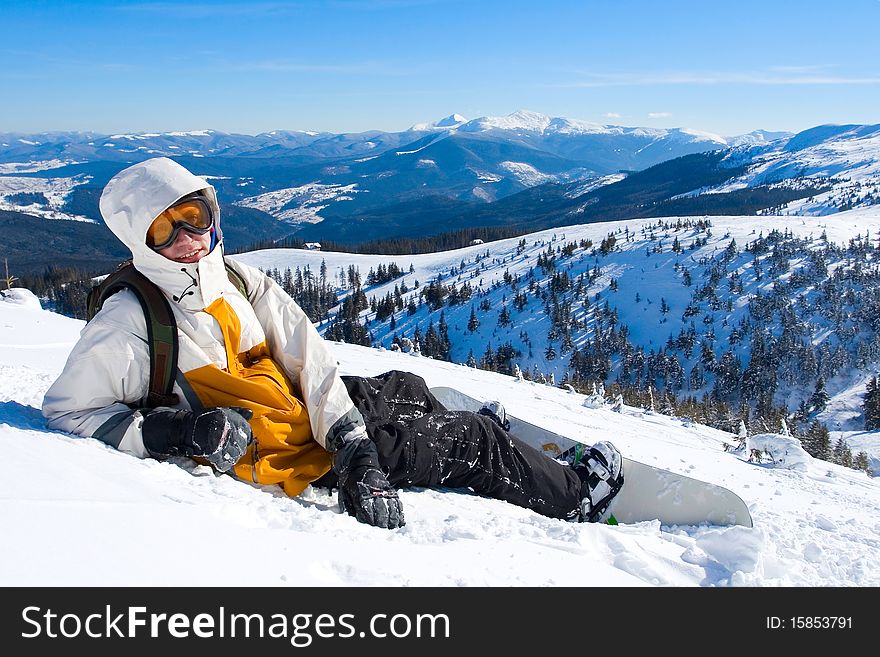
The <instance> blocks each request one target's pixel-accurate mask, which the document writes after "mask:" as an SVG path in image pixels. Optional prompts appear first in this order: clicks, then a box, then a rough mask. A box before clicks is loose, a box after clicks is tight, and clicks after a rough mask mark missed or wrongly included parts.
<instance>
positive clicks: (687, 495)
mask: <svg viewBox="0 0 880 657" xmlns="http://www.w3.org/2000/svg"><path fill="white" fill-rule="evenodd" d="M431 392H432V393H433V395H434V396H435V397H436V398H437V400H438V401H439V402H440V403H441V404H443V405H444V406H445V407H446V408H447V409H448V410H460V411H478V410H479V409H480V407H481V406H482V405H483V402H482V401H480V400H478V399H475V398H474V397H470V396H469V395H466V394H465V393H463V392H461V391H460V390H456V389H455V388H450V387H447V386H437V387H433V388H431ZM502 403H503V402H502ZM507 419H508V420H509V421H510V434H511V435H512V436H516V437H517V438H519V439H520V440H522V441H523V442H525V443H526V444H528V445H531V446H532V447H534V448H536V449H538V450H540V451H542V452H543V453H544V454H546V455H547V456H548V457H550V458H555V459H559V458H562V459H567V460H569V462H571V461H572V460H573V458H574V456H575V451H580V446H582V445H584V443H581V442H579V441H576V440H573V439H571V438H568V437H566V436H562V435H560V434H557V433H554V432H552V431H548V430H547V429H543V428H541V427H539V426H537V425H534V424H532V423H530V422H526V421H525V420H521V419H519V418H517V417H515V416H513V415H510V413H508V414H507ZM623 477H624V483H623V488H621V489H620V492H619V493H618V494H617V495H616V496H615V498H614V500H612V502H611V507H610V513H611V517H612V518H613V520H611V519H609V522H610V523H611V524H614V522H615V521H616V522H617V523H625V524H630V523H635V522H642V521H646V520H659V521H660V524H661V525H665V526H672V525H742V526H744V527H751V526H752V517H751V514H749V509H748V506H746V503H745V502H744V501H743V500H742V499H741V498H740V497H739V496H738V495H737V494H736V493H734V492H733V491H731V490H728V489H727V488H724V487H723V486H718V485H717V484H712V483H709V482H706V481H700V480H699V479H694V478H693V477H688V476H685V475H680V474H677V473H675V472H670V471H669V470H664V469H662V468H657V467H654V466H652V465H647V464H646V463H640V462H639V461H634V460H633V459H630V458H627V457H625V456H624V457H623Z"/></svg>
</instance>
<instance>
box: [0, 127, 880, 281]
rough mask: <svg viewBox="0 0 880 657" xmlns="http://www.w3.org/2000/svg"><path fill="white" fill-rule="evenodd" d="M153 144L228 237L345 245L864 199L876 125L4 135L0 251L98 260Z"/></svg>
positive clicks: (153, 152) (815, 209)
mask: <svg viewBox="0 0 880 657" xmlns="http://www.w3.org/2000/svg"><path fill="white" fill-rule="evenodd" d="M155 156H168V157H173V158H174V159H175V160H177V161H179V162H180V163H181V164H183V165H184V166H186V167H188V168H189V169H191V170H192V171H194V172H195V173H197V174H198V175H202V176H204V177H205V178H206V179H208V180H209V181H210V182H211V183H212V184H213V185H214V186H215V187H217V189H218V193H219V196H220V198H221V203H222V206H223V226H224V235H225V238H226V240H227V243H228V245H229V246H230V247H231V248H233V249H242V248H247V247H248V246H250V245H253V244H255V243H257V242H259V243H263V244H265V243H267V242H272V241H278V240H281V239H283V238H286V237H293V238H294V239H300V240H307V241H321V240H332V241H335V242H339V243H349V244H357V243H360V242H365V241H369V240H378V239H388V238H397V237H424V236H426V235H432V234H437V233H441V232H448V231H455V230H458V229H461V228H469V227H473V226H502V227H508V228H511V229H512V230H515V231H517V232H527V231H529V230H536V229H540V228H545V227H552V226H558V225H566V224H572V223H588V222H593V221H606V220H613V219H620V218H625V217H650V216H663V215H670V214H679V215H683V214H686V215H698V214H700V215H701V214H754V213H760V212H767V211H773V212H791V213H798V214H801V213H803V214H821V213H825V212H830V211H835V210H838V209H841V208H846V207H859V206H861V205H870V204H872V203H874V202H875V199H876V198H877V195H876V188H875V184H876V183H875V181H876V179H877V166H878V162H880V126H818V127H816V128H813V129H811V130H807V131H804V132H801V133H798V134H796V135H792V134H791V133H772V132H766V131H762V130H756V131H754V132H752V133H749V134H746V135H737V136H733V137H721V136H718V135H712V134H708V133H703V132H699V131H693V130H687V129H654V128H628V127H620V126H608V125H599V124H594V123H588V122H584V121H578V120H574V119H568V118H561V117H549V116H545V115H543V114H538V113H535V112H528V111H518V112H514V113H513V114H510V115H508V116H504V117H482V118H478V119H474V120H467V119H465V118H464V117H461V116H459V115H457V114H453V115H450V116H449V117H446V118H445V119H441V120H439V121H436V122H433V123H424V124H417V125H414V126H412V127H410V128H409V129H407V130H404V131H400V132H382V131H368V132H363V133H340V134H335V133H315V132H297V131H273V132H268V133H262V134H259V135H255V136H251V135H239V134H228V133H222V132H217V131H213V130H203V131H192V132H169V133H162V134H159V133H140V134H135V133H132V134H116V135H101V134H96V133H42V134H37V135H20V134H10V133H2V134H0V221H2V222H3V223H4V224H5V225H6V233H7V236H6V237H0V249H2V250H3V251H4V252H5V254H6V257H7V258H8V259H9V261H10V262H11V263H13V264H14V265H15V266H18V267H21V268H24V269H22V271H26V270H27V271H41V270H42V269H43V268H44V267H45V266H46V264H47V263H48V262H53V263H56V264H57V263H59V262H65V263H67V262H69V260H68V259H67V257H66V256H65V253H70V254H72V253H74V252H76V251H77V248H76V244H77V243H81V242H82V241H88V243H90V244H93V245H95V246H96V248H97V249H98V250H99V251H102V252H103V253H104V254H105V255H104V256H100V255H99V254H96V258H97V259H96V260H95V259H93V261H94V262H96V263H101V264H103V263H108V264H109V263H112V262H113V261H115V260H117V259H118V255H119V253H120V249H121V245H118V243H114V242H115V238H114V237H113V236H112V235H110V234H109V232H108V231H106V229H105V228H104V227H103V225H102V222H101V218H100V213H99V212H98V207H97V201H98V197H99V196H100V192H101V189H102V188H103V186H104V185H105V184H106V182H107V181H108V180H109V178H110V177H112V176H113V175H114V174H115V173H116V172H118V171H119V170H121V169H122V168H124V167H126V166H128V165H130V164H131V163H133V162H136V161H139V160H143V159H146V158H149V157H155ZM33 217H42V218H48V219H53V218H54V219H78V220H79V221H78V222H65V225H64V226H63V227H59V228H57V229H55V228H53V229H52V230H53V232H54V233H55V235H56V239H55V243H54V246H53V248H52V250H51V252H48V251H47V250H46V249H44V248H42V246H41V244H40V243H39V242H38V241H36V240H30V239H29V238H28V235H29V234H30V233H31V228H30V227H31V226H32V225H33V223H32V222H33V221H34V219H33ZM89 223H97V224H99V225H98V226H97V227H91V228H87V227H86V226H87V224H89ZM95 231H97V233H95ZM92 233H95V234H92ZM65 244H69V245H70V247H69V248H66V247H65ZM59 258H60V259H59Z"/></svg>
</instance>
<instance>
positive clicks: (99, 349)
mask: <svg viewBox="0 0 880 657" xmlns="http://www.w3.org/2000/svg"><path fill="white" fill-rule="evenodd" d="M117 318H125V321H118V320H117ZM144 336H146V321H145V320H144V318H143V311H142V310H141V308H140V305H139V304H138V302H137V300H136V299H135V297H134V296H133V295H131V293H129V292H120V293H119V294H116V295H114V296H112V297H111V298H110V299H108V300H107V302H106V303H105V304H104V308H103V309H102V310H101V312H100V313H98V315H97V316H96V317H95V318H94V319H93V320H92V321H91V322H89V323H88V324H86V325H85V327H84V328H83V330H82V332H81V333H80V339H79V342H77V344H76V345H75V346H74V347H73V350H72V351H71V352H70V356H69V357H68V359H67V363H66V364H65V366H64V369H63V370H62V372H61V375H60V376H59V377H58V378H57V379H56V380H55V382H54V383H53V384H52V385H51V387H50V388H49V390H48V391H47V392H46V394H45V396H44V398H43V409H42V410H43V415H44V416H45V418H46V419H47V421H48V422H47V423H48V426H49V428H50V429H56V430H59V431H65V432H68V433H74V434H77V435H79V436H83V437H86V438H97V439H99V440H102V441H103V442H105V443H107V444H109V445H111V446H113V447H116V448H117V449H119V450H121V451H123V452H127V453H129V454H133V455H134V456H138V457H141V458H145V457H148V456H149V454H148V452H147V450H146V449H145V448H144V443H143V438H142V435H141V425H142V424H143V415H142V413H141V411H140V410H138V406H140V403H141V401H142V400H143V398H144V396H145V395H146V392H147V389H148V387H149V363H150V353H149V348H148V344H147V341H146V338H145V337H144Z"/></svg>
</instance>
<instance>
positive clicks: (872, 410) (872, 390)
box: [862, 376, 880, 431]
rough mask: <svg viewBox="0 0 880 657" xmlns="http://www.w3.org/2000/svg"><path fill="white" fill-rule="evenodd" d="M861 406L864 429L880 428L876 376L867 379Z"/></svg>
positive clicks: (879, 402) (878, 391) (879, 404)
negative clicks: (863, 413)
mask: <svg viewBox="0 0 880 657" xmlns="http://www.w3.org/2000/svg"><path fill="white" fill-rule="evenodd" d="M862 408H863V409H864V412H865V429H867V430H868V431H873V430H874V429H880V386H878V385H877V377H876V376H873V377H871V380H870V381H868V386H867V388H866V391H865V396H864V403H863V405H862Z"/></svg>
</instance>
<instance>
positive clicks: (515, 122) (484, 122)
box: [463, 110, 552, 133]
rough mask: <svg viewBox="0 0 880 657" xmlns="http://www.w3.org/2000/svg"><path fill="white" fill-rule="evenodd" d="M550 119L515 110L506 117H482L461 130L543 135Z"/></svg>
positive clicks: (544, 115)
mask: <svg viewBox="0 0 880 657" xmlns="http://www.w3.org/2000/svg"><path fill="white" fill-rule="evenodd" d="M551 120H552V119H551V118H550V117H549V116H547V115H546V114H541V113H539V112H532V111H529V110H517V111H516V112H513V113H512V114H508V115H507V116H484V117H481V118H479V119H474V120H473V121H470V122H468V123H467V124H466V125H465V126H463V128H464V129H465V130H467V131H468V132H483V131H485V130H526V131H529V132H537V133H543V132H544V131H545V130H546V129H547V126H549V125H550V122H551Z"/></svg>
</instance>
